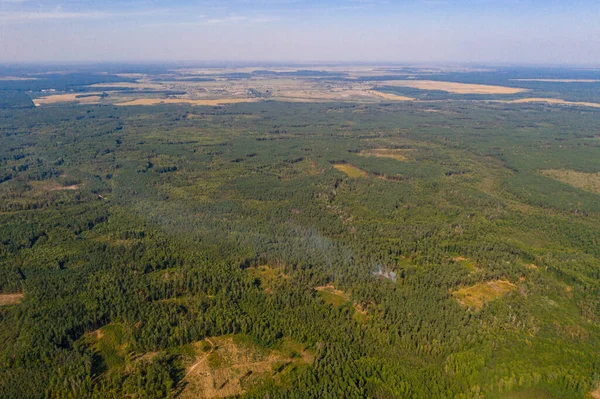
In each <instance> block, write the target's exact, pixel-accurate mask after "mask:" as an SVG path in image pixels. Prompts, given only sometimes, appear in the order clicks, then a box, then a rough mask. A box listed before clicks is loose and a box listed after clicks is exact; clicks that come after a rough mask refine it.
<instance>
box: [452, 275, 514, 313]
mask: <svg viewBox="0 0 600 399" xmlns="http://www.w3.org/2000/svg"><path fill="white" fill-rule="evenodd" d="M516 289H517V287H516V286H515V285H514V284H512V283H510V282H508V281H506V280H495V281H488V282H485V283H479V284H476V285H474V286H472V287H464V288H461V289H459V290H456V291H454V292H453V293H452V295H454V297H455V298H456V300H457V301H458V303H460V304H461V305H463V306H465V307H468V308H475V309H481V308H482V307H483V305H485V304H486V303H488V302H489V301H492V300H494V299H497V298H501V297H503V296H505V295H507V294H508V293H510V292H513V291H515V290H516Z"/></svg>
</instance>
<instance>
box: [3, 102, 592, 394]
mask: <svg viewBox="0 0 600 399" xmlns="http://www.w3.org/2000/svg"><path fill="white" fill-rule="evenodd" d="M4 98H5V100H4V101H6V102H11V101H12V103H13V104H17V105H19V106H14V107H4V108H2V109H0V143H1V146H0V301H1V302H0V303H1V306H0V375H1V378H0V397H1V398H7V399H8V398H15V399H16V398H19V399H24V398H78V399H79V398H122V397H132V398H177V397H180V398H187V397H203V394H202V392H200V391H197V390H196V391H194V390H195V389H199V388H198V384H200V382H201V381H204V380H202V378H205V379H207V378H209V376H210V378H212V380H211V381H212V382H211V383H212V386H211V389H212V391H213V394H212V396H210V395H209V394H207V393H206V392H205V394H204V397H224V396H228V395H231V396H242V397H246V398H265V397H268V398H448V399H449V398H456V399H458V398H464V399H466V398H473V399H474V398H491V399H494V398H585V397H589V396H588V395H590V393H591V392H593V391H595V390H596V389H598V384H599V383H600V177H599V175H598V172H599V171H600V109H598V108H591V107H588V108H584V107H577V106H571V107H570V106H560V105H555V104H540V103H531V104H523V103H519V104H516V103H515V104H509V103H491V102H490V103H486V102H473V103H471V102H468V101H466V100H456V101H454V100H448V101H430V102H380V103H367V104H365V103H353V102H334V101H333V102H302V103H300V102H282V101H269V100H268V99H265V100H264V101H262V102H256V103H239V104H228V105H224V106H192V105H189V104H158V105H151V106H141V105H140V106H127V107H119V106H115V105H108V104H100V105H98V104H95V105H94V104H92V105H85V104H79V105H75V104H54V105H47V106H40V107H32V106H30V105H31V104H29V100H27V99H26V98H25V97H24V95H23V94H22V93H16V92H15V93H13V94H11V98H8V99H6V97H4ZM15 101H16V102H15ZM0 104H1V103H0ZM21 105H23V106H21ZM225 353H227V354H228V355H227V356H229V358H227V356H225V355H223V354H225ZM219 356H220V357H219ZM236 356H237V357H236ZM242 358H243V359H244V364H245V365H246V366H244V367H246V368H243V367H241V366H240V367H239V368H236V367H235V365H236V364H238V363H240V362H241V360H240V359H242ZM228 359H229V360H228ZM231 359H233V360H231ZM236 359H237V360H236ZM227 361H230V363H231V364H228V365H225V363H224V362H227ZM193 364H196V365H198V368H197V369H196V371H193V370H192V365H193ZM240 364H241V363H240ZM259 366H260V367H259ZM200 369H202V370H205V369H206V370H207V371H202V373H200V372H199V371H198V370H200ZM194 373H196V374H194ZM203 373H204V374H203ZM218 373H221V374H218ZM225 373H228V374H227V376H226V377H222V378H221V377H219V376H224V375H225ZM219 378H221V380H219ZM199 381H200V382H199ZM234 383H235V384H237V385H236V386H235V387H233V384H234ZM207 384H208V383H207ZM238 385H239V386H238ZM234 388H235V389H234ZM203 392H204V391H203ZM227 392H229V393H227ZM194 395H196V396H194Z"/></svg>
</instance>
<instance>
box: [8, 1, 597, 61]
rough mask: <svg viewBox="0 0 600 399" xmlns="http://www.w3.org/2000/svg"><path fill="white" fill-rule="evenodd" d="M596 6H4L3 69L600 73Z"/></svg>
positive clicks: (208, 3)
mask: <svg viewBox="0 0 600 399" xmlns="http://www.w3.org/2000/svg"><path fill="white" fill-rule="evenodd" d="M599 20H600V1H597V0H564V1H557V0H546V1H543V0H455V1H451V0H406V1H393V0H390V1H380V0H346V1H340V0H325V1H316V0H309V1H297V0H259V1H250V0H223V1H217V0H201V1H189V0H174V1H170V2H168V1H158V0H155V1H152V0H136V1H116V0H101V1H90V0H84V1H75V0H63V1H56V0H35V1H34V0H0V63H16V62H93V61H137V62H151V61H197V62H200V61H215V60H218V61H278V62H317V61H320V62H352V61H360V62H378V63H382V62H436V63H439V62H442V63H443V62H461V63H462V62H471V63H512V64H569V65H588V66H597V65H600V24H599V23H598V21H599Z"/></svg>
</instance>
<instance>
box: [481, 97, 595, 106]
mask: <svg viewBox="0 0 600 399" xmlns="http://www.w3.org/2000/svg"><path fill="white" fill-rule="evenodd" d="M492 101H494V102H501V103H506V104H523V103H547V104H562V105H579V106H582V107H597V108H600V104H599V103H588V102H580V101H565V100H562V99H560V98H520V99H518V100H508V101H503V100H497V101H495V100H492Z"/></svg>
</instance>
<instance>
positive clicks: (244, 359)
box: [178, 337, 313, 399]
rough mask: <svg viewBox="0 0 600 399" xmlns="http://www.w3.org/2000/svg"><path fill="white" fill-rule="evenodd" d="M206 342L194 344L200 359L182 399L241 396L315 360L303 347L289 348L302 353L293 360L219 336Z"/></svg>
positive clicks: (190, 372) (190, 370)
mask: <svg viewBox="0 0 600 399" xmlns="http://www.w3.org/2000/svg"><path fill="white" fill-rule="evenodd" d="M206 341H207V342H208V343H209V345H208V346H207V347H205V345H204V344H203V343H202V342H198V343H196V344H194V347H195V349H196V353H197V355H196V359H195V360H194V362H193V364H192V365H190V366H189V367H188V369H187V372H186V375H185V381H186V383H187V385H186V387H185V389H184V390H183V392H182V393H181V394H180V395H179V396H178V397H179V398H183V399H188V398H189V399H191V398H224V397H232V396H239V395H241V394H243V393H244V392H246V391H247V390H248V389H251V388H252V387H253V386H256V385H257V384H260V383H261V382H262V381H264V380H265V379H267V378H272V379H273V380H275V382H277V381H278V379H279V376H280V375H281V374H285V373H286V372H287V370H288V369H291V368H292V367H298V366H299V365H302V364H307V363H308V362H310V361H312V359H313V357H312V356H311V355H310V353H308V352H306V351H304V350H303V348H301V347H298V348H295V347H294V348H289V349H292V350H295V351H297V352H298V353H299V356H298V357H296V358H291V357H290V356H288V355H287V354H284V352H280V351H276V350H267V349H263V348H259V347H257V346H255V345H253V344H251V343H250V342H239V341H236V338H235V337H215V338H208V339H207V340H206ZM296 346H297V345H296ZM286 352H287V351H286ZM305 352H306V353H305Z"/></svg>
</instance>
